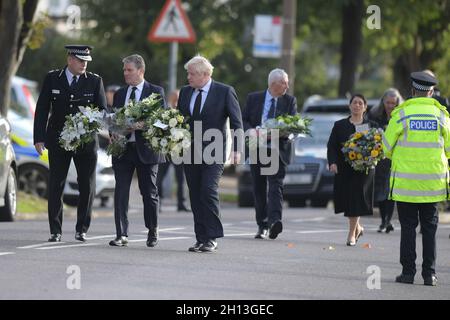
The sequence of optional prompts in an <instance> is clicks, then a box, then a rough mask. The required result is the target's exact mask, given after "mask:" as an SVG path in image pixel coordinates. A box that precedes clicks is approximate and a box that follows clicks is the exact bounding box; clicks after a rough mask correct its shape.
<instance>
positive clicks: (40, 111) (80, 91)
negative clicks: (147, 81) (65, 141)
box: [33, 67, 106, 153]
mask: <svg viewBox="0 0 450 320" xmlns="http://www.w3.org/2000/svg"><path fill="white" fill-rule="evenodd" d="M66 68H67V67H65V68H63V69H60V70H54V71H50V72H49V73H48V74H47V76H46V77H45V80H44V83H43V84H42V89H41V92H40V94H39V99H38V101H37V104H36V113H35V118H34V133H33V138H34V143H35V144H36V143H38V142H45V146H46V147H47V149H54V148H58V147H59V137H60V134H61V131H62V129H63V127H64V123H65V122H66V116H67V115H69V114H75V113H77V112H79V111H80V110H79V108H78V107H79V106H83V107H87V106H91V105H94V106H96V107H98V108H100V109H105V108H106V96H105V89H104V88H103V81H102V78H101V77H100V76H98V75H96V74H94V73H91V72H86V73H85V74H83V75H81V76H80V77H79V79H78V83H77V85H76V86H75V88H74V89H71V88H70V86H69V82H68V81H67V77H66V72H65V71H66ZM49 116H50V118H49ZM97 148H98V138H97V135H96V136H95V140H94V141H93V142H91V143H88V144H87V145H85V146H84V147H83V148H81V149H80V150H78V151H77V153H82V152H95V151H96V150H97ZM61 150H62V149H61Z"/></svg>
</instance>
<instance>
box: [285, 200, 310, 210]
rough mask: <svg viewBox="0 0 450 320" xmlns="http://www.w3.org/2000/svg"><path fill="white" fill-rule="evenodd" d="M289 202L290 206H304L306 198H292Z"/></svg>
mask: <svg viewBox="0 0 450 320" xmlns="http://www.w3.org/2000/svg"><path fill="white" fill-rule="evenodd" d="M288 204H289V207H290V208H304V207H306V199H302V198H300V199H290V200H288Z"/></svg>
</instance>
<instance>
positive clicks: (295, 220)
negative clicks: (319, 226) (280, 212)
mask: <svg viewBox="0 0 450 320" xmlns="http://www.w3.org/2000/svg"><path fill="white" fill-rule="evenodd" d="M326 219H327V218H325V217H318V218H307V219H294V220H290V221H292V222H318V221H324V220H326Z"/></svg>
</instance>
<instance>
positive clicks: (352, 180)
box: [327, 117, 377, 217]
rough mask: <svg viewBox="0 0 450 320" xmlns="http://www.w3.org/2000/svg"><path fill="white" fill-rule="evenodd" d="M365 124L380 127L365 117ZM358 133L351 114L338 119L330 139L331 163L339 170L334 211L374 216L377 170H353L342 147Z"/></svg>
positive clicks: (348, 214)
mask: <svg viewBox="0 0 450 320" xmlns="http://www.w3.org/2000/svg"><path fill="white" fill-rule="evenodd" d="M363 124H369V127H371V128H372V127H377V124H376V123H374V122H372V121H369V120H364V122H363ZM355 132H356V128H355V126H354V125H353V124H352V123H351V122H350V117H348V118H345V119H342V120H339V121H336V122H335V123H334V127H333V130H332V131H331V135H330V139H329V140H328V152H327V156H328V164H329V165H331V164H333V163H335V164H337V167H338V173H337V174H336V175H335V177H334V212H335V213H341V212H344V216H346V217H360V216H368V215H373V186H374V170H369V172H368V174H366V173H365V172H359V171H355V170H353V169H352V167H351V166H350V165H349V164H348V163H347V162H345V160H344V154H343V153H342V151H341V149H342V147H343V145H344V143H345V142H346V141H348V139H349V138H350V136H351V135H352V134H353V133H355Z"/></svg>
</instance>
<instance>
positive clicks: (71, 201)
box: [63, 196, 78, 207]
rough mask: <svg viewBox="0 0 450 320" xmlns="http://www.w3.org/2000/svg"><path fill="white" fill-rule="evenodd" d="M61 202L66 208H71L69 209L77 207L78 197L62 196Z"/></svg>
mask: <svg viewBox="0 0 450 320" xmlns="http://www.w3.org/2000/svg"><path fill="white" fill-rule="evenodd" d="M63 201H64V203H65V204H67V205H68V206H71V207H76V206H78V196H64V197H63Z"/></svg>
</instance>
